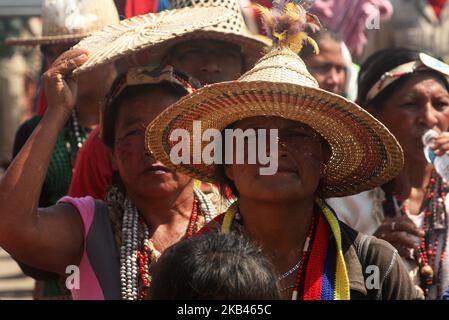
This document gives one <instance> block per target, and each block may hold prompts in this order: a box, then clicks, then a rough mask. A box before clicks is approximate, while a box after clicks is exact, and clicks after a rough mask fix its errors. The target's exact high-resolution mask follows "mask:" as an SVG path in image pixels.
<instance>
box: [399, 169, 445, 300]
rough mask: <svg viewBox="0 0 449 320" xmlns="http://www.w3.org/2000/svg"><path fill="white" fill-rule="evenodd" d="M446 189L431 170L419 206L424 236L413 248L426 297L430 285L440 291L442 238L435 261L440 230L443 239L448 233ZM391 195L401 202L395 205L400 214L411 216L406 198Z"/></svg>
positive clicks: (443, 249) (443, 254) (443, 248)
mask: <svg viewBox="0 0 449 320" xmlns="http://www.w3.org/2000/svg"><path fill="white" fill-rule="evenodd" d="M448 190H449V185H448V184H447V183H445V182H443V179H441V177H439V176H438V174H437V173H436V172H435V171H434V172H433V173H432V176H431V178H430V182H429V185H428V187H427V192H426V197H425V199H424V203H423V205H422V208H423V210H422V212H423V213H424V219H423V224H422V227H421V228H422V230H423V231H424V232H425V235H424V236H423V237H422V238H421V244H420V246H419V248H418V249H417V250H416V251H415V260H416V261H417V263H418V267H419V271H420V286H421V288H422V289H423V291H424V294H425V296H428V294H429V289H430V287H431V286H432V285H436V286H437V292H440V290H441V288H440V285H441V284H440V281H439V279H441V270H442V265H443V262H444V259H445V251H446V241H444V242H443V247H442V250H441V255H440V258H439V260H438V261H436V260H437V254H438V251H439V245H440V243H439V237H440V234H441V232H444V239H446V237H447V232H448V225H447V224H448V221H447V212H446V205H445V201H446V195H447V191H448ZM394 197H395V200H396V201H397V202H398V203H401V202H402V204H401V205H400V208H399V210H400V213H401V214H402V215H407V216H411V213H410V209H409V208H408V205H407V203H408V201H407V200H405V201H400V200H399V199H398V197H397V196H394ZM437 269H438V274H435V272H434V271H435V270H437Z"/></svg>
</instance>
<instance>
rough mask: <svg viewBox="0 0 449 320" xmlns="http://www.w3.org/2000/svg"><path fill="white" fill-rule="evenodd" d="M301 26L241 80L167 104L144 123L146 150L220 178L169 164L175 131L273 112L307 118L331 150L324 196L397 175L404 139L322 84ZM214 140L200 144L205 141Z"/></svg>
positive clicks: (279, 38) (211, 168) (280, 35)
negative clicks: (302, 50) (305, 52)
mask: <svg viewBox="0 0 449 320" xmlns="http://www.w3.org/2000/svg"><path fill="white" fill-rule="evenodd" d="M295 6H296V5H295ZM295 10H296V11H294V12H293V14H297V15H303V16H304V21H306V20H309V21H311V22H310V23H313V18H312V17H307V16H306V13H305V11H303V9H302V8H301V7H300V6H296V9H295ZM304 25H305V24H304ZM293 27H295V26H293ZM296 27H297V26H296ZM303 28H304V27H303ZM303 28H302V29H301V30H300V33H299V34H298V32H297V31H293V30H285V32H284V30H276V34H275V35H274V38H275V44H274V46H273V48H272V49H271V50H270V52H269V53H268V54H267V55H265V56H264V57H263V58H262V59H260V61H259V62H258V63H257V64H256V66H255V67H254V68H253V69H251V70H250V71H248V72H247V73H246V74H244V75H243V76H242V77H241V78H240V79H238V80H236V81H231V82H224V83H218V84H214V85H210V86H206V87H203V88H202V89H199V90H197V91H196V92H194V93H192V94H190V95H188V96H186V97H184V98H183V99H181V100H180V101H178V102H177V103H175V104H174V105H173V106H171V107H170V108H168V109H167V110H166V111H165V112H163V113H162V114H161V115H160V116H159V117H158V118H157V119H156V120H155V121H153V122H152V123H151V124H150V125H149V126H148V128H147V131H146V146H147V148H148V150H149V151H150V152H151V153H152V154H153V155H154V157H155V158H156V159H158V160H160V161H162V162H163V163H164V164H166V165H167V166H169V167H171V168H173V169H174V170H176V171H178V172H183V173H186V174H188V175H190V176H192V177H195V178H197V179H199V180H202V181H208V182H217V180H218V179H217V176H216V172H217V170H216V169H217V168H216V166H215V165H206V164H180V165H174V164H173V163H171V161H170V158H169V155H170V150H171V148H172V147H173V145H174V143H175V142H171V141H170V139H169V137H170V134H171V132H172V131H173V130H175V129H179V128H183V129H186V130H187V131H188V132H189V133H190V136H191V137H192V135H193V121H195V120H201V131H202V132H204V131H205V130H207V129H211V128H214V129H218V130H220V131H222V130H224V129H225V128H226V127H228V126H229V125H231V124H233V123H234V122H236V121H239V120H242V119H245V118H249V117H256V116H276V117H281V118H284V119H289V120H294V121H298V122H301V123H304V124H307V125H308V126H310V127H311V128H313V129H314V130H315V131H317V132H318V133H319V134H320V135H321V136H322V137H323V138H324V139H325V140H326V141H327V142H328V143H329V145H330V147H331V149H332V156H331V158H330V160H329V162H328V163H327V170H326V176H325V177H324V178H323V181H322V188H323V189H322V190H321V194H322V196H324V197H339V196H348V195H352V194H356V193H359V192H362V191H365V190H369V189H372V188H373V187H376V186H379V185H381V184H383V183H386V182H388V181H390V180H392V179H393V178H394V177H395V176H396V175H397V174H398V173H399V171H400V170H401V169H402V166H403V153H402V149H401V147H400V145H399V144H398V142H397V141H396V139H395V138H394V137H393V135H392V134H391V133H390V132H389V131H388V129H387V128H386V127H385V126H384V125H382V124H381V123H380V122H379V121H377V120H376V119H375V118H373V117H372V116H371V115H370V114H369V113H367V112H366V111H364V110H363V109H362V108H360V107H359V106H357V105H356V104H354V103H353V102H351V101H349V100H347V99H345V98H343V97H341V96H338V95H335V94H333V93H329V92H327V91H325V90H322V89H320V88H318V84H317V81H316V80H315V79H314V78H313V77H312V75H310V73H309V72H308V71H307V68H306V66H305V64H304V62H303V61H302V60H301V59H300V58H299V57H298V55H297V54H296V53H295V52H297V51H296V49H298V43H299V44H302V43H303V42H304V41H311V40H310V39H309V38H307V35H306V34H305V33H303V32H302V30H304V29H303ZM293 40H294V41H293ZM292 47H293V48H295V52H294V51H292V49H291V48H292ZM191 143H192V141H191ZM209 143H210V142H202V146H203V147H204V146H205V145H207V144H209ZM191 149H192V148H191Z"/></svg>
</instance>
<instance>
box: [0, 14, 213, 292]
mask: <svg viewBox="0 0 449 320" xmlns="http://www.w3.org/2000/svg"><path fill="white" fill-rule="evenodd" d="M212 13H213V11H212ZM86 59H87V55H86V51H83V50H80V49H74V50H71V51H68V52H66V53H64V54H63V55H62V56H61V57H60V58H58V59H57V60H56V62H55V64H54V65H53V66H52V68H50V70H49V71H47V72H46V74H45V76H44V83H45V86H46V91H47V93H48V97H49V108H48V110H47V112H46V114H45V115H44V117H43V119H42V121H41V123H40V124H39V125H38V127H37V128H36V129H35V130H34V132H33V134H32V136H31V137H30V139H29V140H28V142H27V143H26V144H25V146H24V148H23V149H22V151H21V152H20V153H19V155H18V156H17V157H16V159H15V160H14V162H13V163H12V165H11V166H10V167H9V169H8V171H7V172H6V173H5V175H4V176H3V177H2V180H1V181H0V194H1V197H2V199H4V201H5V204H6V203H7V204H8V205H6V206H5V207H4V208H3V210H2V211H1V212H0V216H1V218H0V220H1V223H0V245H1V246H2V247H3V248H4V249H6V250H7V251H8V252H9V253H10V254H11V255H12V256H13V257H15V258H17V259H19V260H21V261H24V262H26V263H28V264H30V265H32V266H35V267H38V268H41V269H44V270H49V271H52V272H58V273H59V274H61V275H65V276H66V277H67V276H69V277H68V278H67V280H66V286H67V287H68V288H69V289H71V290H72V296H73V298H74V299H128V300H133V299H144V298H145V297H146V295H147V293H148V288H149V285H150V282H151V278H150V276H149V268H150V266H151V264H152V263H153V262H154V261H155V260H156V259H157V258H158V256H159V255H160V253H161V252H163V251H164V250H165V248H166V247H168V246H170V245H172V244H173V243H175V242H177V241H178V240H179V239H180V238H182V237H184V236H191V235H192V234H194V233H196V232H197V230H199V229H200V228H201V227H202V226H203V225H204V224H205V223H206V222H208V221H210V220H211V219H212V218H213V217H214V216H215V215H216V210H215V208H214V207H213V205H212V204H211V203H210V201H209V200H208V199H207V197H206V196H204V194H202V193H201V191H199V190H197V189H194V183H193V180H192V179H191V178H190V177H188V176H186V175H183V174H179V173H177V172H174V171H172V170H169V169H168V168H167V167H165V166H164V165H162V164H161V163H159V162H156V161H155V160H154V159H153V158H152V157H151V155H150V154H148V153H147V152H146V151H145V148H144V132H145V126H144V124H145V123H148V122H150V121H151V120H153V119H154V118H155V117H156V116H157V115H158V113H159V112H160V111H162V110H164V109H165V108H166V107H168V106H169V105H170V104H172V103H173V102H175V101H177V100H178V99H179V98H180V97H182V96H183V95H185V94H187V93H188V92H191V91H192V90H193V88H194V87H195V86H197V85H195V81H194V80H193V79H191V78H189V77H188V76H186V75H185V74H183V73H180V72H178V71H176V70H174V69H173V68H172V67H165V68H157V69H148V68H140V69H131V70H129V71H128V72H127V73H125V74H123V75H121V76H120V77H118V78H117V80H116V81H115V82H114V84H113V86H112V90H111V93H110V95H109V96H108V101H107V103H106V107H105V110H104V113H103V119H102V120H103V121H102V136H103V139H104V141H105V143H106V144H107V145H108V146H109V147H110V148H111V153H112V156H113V159H114V165H115V166H116V168H117V170H118V172H119V177H117V181H116V183H115V184H114V187H113V188H112V189H111V190H110V191H109V193H108V195H107V199H106V200H105V202H103V201H96V200H94V199H93V198H92V197H85V198H70V197H66V198H63V199H62V200H61V201H60V202H59V203H58V204H56V205H54V206H51V207H48V208H40V209H38V199H39V190H40V186H41V184H42V183H43V181H44V177H45V171H46V168H47V167H48V164H49V160H50V157H51V152H52V150H53V147H54V144H55V142H56V140H57V136H58V132H59V130H60V129H61V128H62V127H63V126H64V123H65V121H66V120H67V118H68V117H69V116H70V114H71V112H72V108H73V105H74V95H73V93H74V92H75V91H76V83H75V82H74V81H73V79H71V78H70V77H68V76H67V75H68V73H70V71H72V70H73V69H74V68H75V67H76V66H79V65H80V64H82V63H83V62H85V61H86ZM36 168H39V169H38V170H36ZM77 270H78V271H77ZM77 275H79V276H80V277H79V278H76V277H77ZM77 284H78V285H77Z"/></svg>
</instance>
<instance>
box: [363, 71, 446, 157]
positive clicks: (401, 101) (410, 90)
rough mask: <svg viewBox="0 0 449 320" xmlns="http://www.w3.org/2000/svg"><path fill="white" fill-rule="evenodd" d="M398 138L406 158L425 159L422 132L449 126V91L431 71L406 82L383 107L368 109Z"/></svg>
mask: <svg viewBox="0 0 449 320" xmlns="http://www.w3.org/2000/svg"><path fill="white" fill-rule="evenodd" d="M368 110H369V111H370V112H371V113H372V114H373V115H374V116H375V117H376V118H377V119H379V120H380V121H381V122H382V123H383V124H384V125H385V126H386V127H387V128H388V129H389V130H390V131H391V132H392V133H393V135H394V136H395V137H396V139H398V141H399V143H400V144H401V146H402V148H403V150H404V155H405V158H406V159H415V160H418V161H425V158H424V153H423V144H422V135H423V134H424V132H425V131H426V130H427V129H431V128H434V129H436V130H437V131H439V132H444V131H447V130H448V128H449V93H448V92H447V90H446V88H445V86H444V83H443V82H441V80H439V79H438V78H437V77H435V76H433V75H431V74H418V75H416V76H414V77H412V78H411V79H409V80H408V81H406V82H405V83H404V84H403V85H402V86H401V87H400V88H399V89H398V90H396V92H394V93H393V95H392V96H391V97H390V98H389V99H387V100H386V101H385V102H384V104H383V107H382V108H380V109H379V108H377V109H376V107H375V106H373V107H371V108H369V109H368Z"/></svg>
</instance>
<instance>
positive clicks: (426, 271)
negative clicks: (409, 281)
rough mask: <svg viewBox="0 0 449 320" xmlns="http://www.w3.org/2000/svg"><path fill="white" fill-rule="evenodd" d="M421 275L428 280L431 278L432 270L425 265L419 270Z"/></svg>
mask: <svg viewBox="0 0 449 320" xmlns="http://www.w3.org/2000/svg"><path fill="white" fill-rule="evenodd" d="M420 271H421V274H422V275H423V276H425V277H428V278H433V268H432V267H431V266H429V265H425V266H423V267H422V268H421V270H420Z"/></svg>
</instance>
